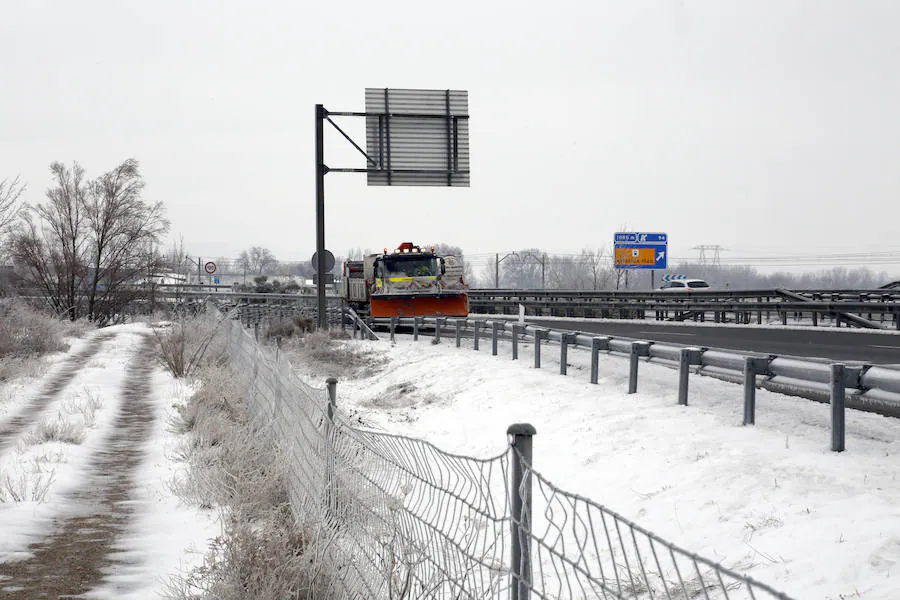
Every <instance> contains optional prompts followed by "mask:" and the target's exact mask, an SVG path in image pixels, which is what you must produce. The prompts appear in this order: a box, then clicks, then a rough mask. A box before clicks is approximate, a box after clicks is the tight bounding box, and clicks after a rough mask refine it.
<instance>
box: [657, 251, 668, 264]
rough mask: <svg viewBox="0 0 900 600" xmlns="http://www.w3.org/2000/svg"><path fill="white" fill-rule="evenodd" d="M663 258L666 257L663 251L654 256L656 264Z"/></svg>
mask: <svg viewBox="0 0 900 600" xmlns="http://www.w3.org/2000/svg"><path fill="white" fill-rule="evenodd" d="M665 257H666V253H665V252H664V251H663V252H660V253H659V254H657V255H656V262H659V261H661V260H662V259H664V258H665Z"/></svg>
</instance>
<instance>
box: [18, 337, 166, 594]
mask: <svg viewBox="0 0 900 600" xmlns="http://www.w3.org/2000/svg"><path fill="white" fill-rule="evenodd" d="M107 339H108V338H107ZM102 341H103V340H99V341H98V344H99V343H102ZM152 345H153V342H152V338H151V337H150V336H144V337H143V340H142V343H141V344H140V345H139V346H138V347H137V349H136V350H135V352H134V354H133V356H132V357H131V359H130V361H129V364H128V367H127V374H126V377H125V381H124V384H123V392H122V394H123V396H122V404H121V408H120V412H119V415H118V416H117V418H116V421H115V423H114V425H113V429H112V430H111V432H110V434H109V436H108V437H107V440H106V443H105V444H104V446H103V449H102V450H101V451H99V452H98V453H97V454H96V455H95V456H94V457H93V459H92V461H91V464H90V466H89V468H88V469H87V472H88V473H91V474H92V475H91V476H90V477H89V478H87V479H86V481H85V482H84V484H83V485H82V487H81V488H80V489H79V490H78V491H77V492H76V493H74V494H73V495H72V496H71V503H72V505H73V507H74V510H73V511H72V512H73V515H74V516H71V517H66V518H64V519H60V521H59V522H57V524H56V528H55V529H56V531H55V532H54V533H53V534H51V535H49V536H47V537H46V538H45V539H43V540H41V541H40V542H37V543H35V544H32V546H31V547H30V548H29V551H30V552H31V553H32V554H33V556H32V557H31V558H30V559H27V560H24V561H19V562H10V563H0V582H2V583H0V585H2V587H0V598H3V599H22V600H24V599H33V598H70V597H74V596H77V595H79V594H84V593H85V592H88V591H89V590H91V589H92V588H94V587H96V586H98V585H99V584H100V583H101V582H102V578H103V572H104V570H105V569H115V564H116V559H115V555H114V546H115V542H116V540H117V538H118V537H119V536H120V535H121V534H122V532H123V531H124V529H125V527H126V526H127V524H128V521H129V519H130V518H131V510H130V509H129V507H128V500H129V498H130V495H131V490H132V488H133V478H134V473H135V471H136V469H137V467H138V465H139V464H140V462H141V459H142V456H143V450H142V447H143V445H144V444H145V442H147V441H148V439H149V437H150V435H151V432H152V430H153V426H154V414H153V405H152V403H151V401H150V397H149V396H150V394H149V392H150V375H151V373H152V371H153V369H154V366H155V363H154V361H152V360H149V359H148V357H149V356H150V355H151V353H152ZM86 350H87V349H85V351H83V352H82V353H79V356H80V355H81V354H85V353H86ZM96 351H97V350H96V349H94V352H96ZM74 358H75V357H73V360H74ZM85 360H86V359H85ZM47 387H48V388H50V387H52V384H48V385H47Z"/></svg>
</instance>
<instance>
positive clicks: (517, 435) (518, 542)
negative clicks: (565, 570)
mask: <svg viewBox="0 0 900 600" xmlns="http://www.w3.org/2000/svg"><path fill="white" fill-rule="evenodd" d="M506 434H507V435H508V436H511V438H512V439H510V447H511V449H512V452H511V455H512V456H511V457H510V458H511V461H510V466H511V468H512V473H511V474H510V487H509V504H510V507H509V514H510V520H509V522H510V527H511V529H512V531H511V532H510V533H511V534H512V535H511V537H512V542H511V544H510V562H509V565H510V577H511V579H512V580H511V582H510V583H511V590H510V591H511V594H510V598H511V600H528V597H529V593H530V591H531V590H530V587H531V472H532V464H533V462H532V438H533V437H534V435H535V434H537V430H535V428H534V427H533V426H531V425H530V424H528V423H515V424H513V425H510V426H509V428H508V429H507V430H506Z"/></svg>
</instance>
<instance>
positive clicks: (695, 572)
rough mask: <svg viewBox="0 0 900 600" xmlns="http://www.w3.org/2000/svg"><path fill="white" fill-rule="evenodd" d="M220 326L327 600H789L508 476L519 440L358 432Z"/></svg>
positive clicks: (268, 357) (586, 503)
mask: <svg viewBox="0 0 900 600" xmlns="http://www.w3.org/2000/svg"><path fill="white" fill-rule="evenodd" d="M259 314H260V315H264V314H265V312H264V311H260V313H259ZM225 323H226V325H225V326H226V328H227V334H228V341H229V343H228V349H229V355H230V358H231V364H232V365H233V366H234V368H235V369H237V371H238V372H239V374H241V375H242V377H243V378H244V379H245V380H246V383H247V386H248V392H249V398H250V400H251V403H252V406H253V407H254V411H255V413H256V417H257V418H259V419H262V420H265V421H266V422H271V423H272V426H273V427H274V428H275V430H276V432H277V434H278V436H279V438H280V440H281V442H282V444H283V445H284V447H285V449H286V450H288V451H289V453H290V457H291V465H290V482H289V486H290V497H291V501H292V505H293V507H294V509H295V512H296V514H297V516H298V518H299V519H301V521H302V522H303V524H304V531H308V532H309V537H310V543H309V544H308V547H307V551H309V552H312V553H314V554H315V556H313V557H312V559H313V561H314V562H315V564H318V565H322V567H321V569H320V578H321V582H322V584H323V585H325V586H326V587H327V589H328V593H329V595H328V597H330V598H331V597H333V598H353V599H357V598H391V599H394V598H398V599H399V598H453V599H486V598H514V599H517V600H525V599H526V598H529V597H533V598H546V599H554V600H562V599H576V598H579V599H581V598H603V599H623V600H624V599H638V598H640V599H643V598H647V599H655V598H660V599H663V598H665V599H667V600H671V599H675V598H677V599H684V600H693V599H695V598H702V599H704V600H718V599H725V600H732V599H733V600H742V599H750V600H757V599H758V600H763V599H774V598H777V599H779V600H790V599H789V598H788V596H786V595H784V594H781V593H779V592H777V591H775V590H774V589H772V588H770V587H768V586H766V585H764V584H762V583H759V582H755V581H753V580H752V579H749V578H747V577H744V576H742V575H740V574H738V573H736V572H734V571H732V570H730V569H727V568H725V567H723V566H722V565H719V564H716V563H715V562H712V561H709V560H706V559H704V558H702V557H699V556H696V555H694V554H692V553H690V552H688V551H686V550H683V549H681V548H679V547H677V546H675V545H673V544H670V543H668V542H666V541H665V540H663V539H661V538H660V537H658V536H656V535H654V534H653V533H651V532H649V531H646V530H644V529H642V528H640V527H639V526H638V525H636V524H635V523H633V522H631V521H629V520H627V519H625V518H623V517H622V516H620V515H618V514H616V513H615V512H613V511H611V510H609V509H607V508H605V507H603V506H601V505H599V504H597V503H595V502H593V501H591V500H589V499H586V498H583V497H580V496H578V495H575V494H571V493H568V492H565V491H563V490H561V489H560V488H558V487H556V486H555V485H553V484H552V483H551V482H550V481H549V480H547V479H546V478H544V477H543V476H542V475H541V474H540V473H538V472H535V471H532V470H530V469H529V468H528V466H527V461H525V469H524V478H522V479H521V480H519V479H518V478H516V479H515V480H514V477H515V475H514V473H515V469H512V468H511V467H512V462H513V459H514V458H518V459H519V460H520V461H521V460H522V457H521V456H518V455H517V454H515V453H517V452H518V450H517V448H516V446H515V445H512V444H511V445H510V446H509V448H508V449H507V450H506V451H505V452H504V453H503V454H500V455H498V456H496V457H493V458H490V459H475V458H472V457H467V456H460V455H454V454H448V453H446V452H443V451H441V450H439V449H438V448H436V447H435V446H433V445H431V444H430V443H428V442H427V441H423V440H418V439H413V438H409V437H404V436H398V435H392V434H388V433H384V432H379V431H373V430H369V429H364V428H360V427H358V426H355V425H353V424H351V423H350V422H349V421H348V420H346V419H345V418H344V417H343V415H342V414H341V413H340V411H336V412H334V413H332V412H331V411H330V410H329V405H328V395H327V392H326V390H325V389H319V388H315V387H311V386H309V385H307V384H306V383H304V382H303V381H302V380H301V379H300V378H299V377H297V376H296V374H295V373H294V372H293V370H292V367H291V365H290V364H289V362H288V361H287V360H285V359H284V357H283V356H278V355H277V354H276V353H274V352H273V351H271V350H269V349H267V348H264V347H261V346H260V345H259V344H257V342H256V340H255V337H254V335H253V333H252V330H250V329H248V328H247V327H246V326H244V325H243V324H242V321H241V320H237V319H226V320H225ZM510 490H513V491H512V494H513V495H518V497H519V498H520V499H521V500H522V506H523V509H522V511H521V512H520V513H518V514H513V513H512V510H511V508H510V507H511V506H517V505H518V504H515V503H514V502H513V501H512V500H513V498H512V497H511V492H510ZM513 530H515V535H513V533H512V532H513ZM514 546H516V547H518V548H520V549H522V552H521V556H522V557H523V562H520V563H519V564H512V559H511V556H512V555H513V550H514Z"/></svg>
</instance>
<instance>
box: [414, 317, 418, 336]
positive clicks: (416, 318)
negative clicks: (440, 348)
mask: <svg viewBox="0 0 900 600" xmlns="http://www.w3.org/2000/svg"><path fill="white" fill-rule="evenodd" d="M413 341H414V342H418V341H419V317H413Z"/></svg>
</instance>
